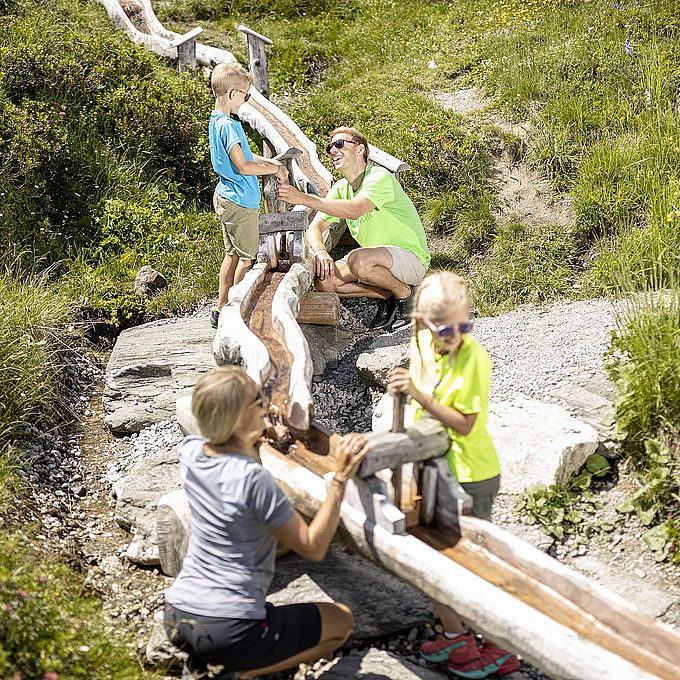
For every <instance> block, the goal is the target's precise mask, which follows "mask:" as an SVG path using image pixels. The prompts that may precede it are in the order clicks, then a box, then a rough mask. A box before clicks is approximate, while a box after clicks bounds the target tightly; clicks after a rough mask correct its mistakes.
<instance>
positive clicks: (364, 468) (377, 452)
mask: <svg viewBox="0 0 680 680" xmlns="http://www.w3.org/2000/svg"><path fill="white" fill-rule="evenodd" d="M366 437H367V438H368V445H369V451H368V455H367V456H366V458H364V461H363V462H362V463H361V467H360V468H359V472H358V473H357V474H358V476H359V477H368V476H370V475H373V474H375V473H376V472H377V471H378V470H384V469H385V468H389V469H391V470H394V469H395V468H397V467H399V466H400V465H403V464H404V463H416V462H420V461H424V460H429V459H430V458H437V457H438V456H443V455H444V454H445V453H446V451H447V449H448V448H449V438H448V435H447V434H446V430H445V429H444V428H443V427H442V425H441V423H439V422H438V421H436V420H434V419H433V418H423V419H422V420H420V421H419V422H417V423H415V424H414V425H413V426H412V427H409V428H408V429H407V430H406V432H399V433H397V432H369V433H368V434H367V435H366Z"/></svg>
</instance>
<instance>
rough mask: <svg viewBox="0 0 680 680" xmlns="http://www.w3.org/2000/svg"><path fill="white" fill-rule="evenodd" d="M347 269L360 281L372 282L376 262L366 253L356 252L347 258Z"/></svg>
mask: <svg viewBox="0 0 680 680" xmlns="http://www.w3.org/2000/svg"><path fill="white" fill-rule="evenodd" d="M347 267H348V269H349V270H350V271H351V272H352V274H354V276H356V277H357V279H359V280H360V281H363V280H370V275H371V271H372V270H373V268H374V267H375V262H373V258H371V257H369V256H367V255H366V253H362V252H361V250H355V251H353V252H351V253H350V254H349V255H348V256H347ZM367 275H368V276H367Z"/></svg>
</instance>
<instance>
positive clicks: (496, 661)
mask: <svg viewBox="0 0 680 680" xmlns="http://www.w3.org/2000/svg"><path fill="white" fill-rule="evenodd" d="M479 651H480V653H481V656H482V661H483V662H484V663H485V664H486V665H487V666H491V665H493V666H494V667H495V670H493V671H492V672H493V673H495V674H496V675H498V676H503V675H509V674H510V673H514V672H515V671H518V670H519V659H518V658H517V657H516V656H515V655H514V654H512V653H511V652H508V651H507V650H506V649H501V648H500V647H497V646H496V645H495V644H494V643H493V642H485V643H484V644H483V645H482V646H481V647H480V650H479Z"/></svg>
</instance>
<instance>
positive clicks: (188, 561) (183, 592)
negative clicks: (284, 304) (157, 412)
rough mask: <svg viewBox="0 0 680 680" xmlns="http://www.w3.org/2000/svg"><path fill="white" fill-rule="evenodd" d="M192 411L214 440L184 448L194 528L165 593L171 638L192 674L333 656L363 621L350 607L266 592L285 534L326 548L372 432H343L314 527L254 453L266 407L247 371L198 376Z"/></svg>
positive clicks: (306, 548) (315, 555) (258, 670)
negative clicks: (277, 600) (277, 598)
mask: <svg viewBox="0 0 680 680" xmlns="http://www.w3.org/2000/svg"><path fill="white" fill-rule="evenodd" d="M192 410H193V414H194V416H195V417H196V420H197V422H198V425H199V427H200V430H201V432H202V433H203V434H204V435H205V436H204V437H198V436H191V437H187V438H186V439H185V440H184V442H182V444H181V446H180V466H181V473H182V478H183V481H184V489H185V491H186V494H187V498H188V501H189V506H190V508H191V534H190V539H189V548H188V551H187V555H186V557H185V558H184V562H183V564H182V569H181V571H180V573H179V574H178V576H177V578H176V580H175V582H174V583H173V585H172V586H171V587H170V588H169V589H168V590H167V591H166V593H165V601H166V611H165V623H166V629H167V631H168V636H169V637H170V639H171V640H172V642H173V643H174V644H176V645H177V646H178V647H180V649H183V650H184V651H186V652H187V653H188V654H189V661H188V667H189V669H190V670H199V671H200V670H204V669H205V668H206V664H216V665H221V666H223V667H224V668H225V669H226V670H227V671H239V676H240V677H242V678H249V677H254V676H256V675H262V674H264V673H274V672H277V671H281V670H284V669H286V668H292V667H295V666H297V665H298V664H300V663H303V662H309V661H313V660H316V659H318V658H320V657H322V656H330V654H331V653H332V652H333V650H335V649H337V648H338V647H340V646H341V645H342V644H343V642H344V641H345V640H346V639H347V637H348V636H349V633H350V631H351V629H352V625H353V618H352V613H351V611H350V609H349V608H348V607H347V606H346V605H344V604H340V603H337V602H330V603H328V602H318V603H306V604H295V605H286V606H281V607H274V606H272V605H271V604H269V603H267V602H265V596H266V594H267V590H268V588H269V585H270V583H271V580H272V577H273V575H274V560H275V556H276V542H277V540H278V541H280V542H281V543H283V544H284V545H286V546H288V547H289V548H291V549H292V550H294V551H295V552H297V553H299V554H300V555H302V556H303V557H306V558H308V559H311V560H321V559H323V557H324V556H325V555H326V551H327V550H328V546H329V544H330V542H331V539H332V538H333V536H334V534H335V531H336V529H337V526H338V522H339V514H340V504H341V502H342V497H343V494H344V490H345V482H346V481H347V479H348V478H349V477H351V476H352V475H353V474H354V473H355V472H356V470H357V468H358V466H359V464H360V463H361V460H362V459H363V457H364V456H365V455H366V439H365V438H364V437H363V436H362V435H358V434H351V435H348V436H346V437H343V438H342V442H341V444H340V445H339V446H338V449H337V455H336V460H337V469H336V472H335V476H334V477H333V481H332V483H331V484H330V486H329V489H328V496H327V498H326V500H325V501H324V503H323V504H322V506H321V508H320V509H319V512H318V513H317V514H316V517H315V518H314V519H313V520H312V522H311V524H309V525H307V523H306V522H305V521H304V520H303V519H302V517H301V516H300V515H299V514H298V513H297V512H296V511H295V510H294V509H293V508H292V507H291V506H290V504H289V502H288V500H287V498H286V496H285V495H284V494H283V492H282V491H281V490H280V489H279V488H278V487H277V486H276V484H275V482H274V480H273V478H272V476H271V475H270V474H269V473H268V472H267V471H266V470H265V469H264V468H263V467H262V466H261V465H260V464H259V463H258V462H256V460H255V459H254V457H253V452H254V446H255V444H256V442H257V441H258V439H259V438H260V437H261V436H262V434H263V432H264V429H265V421H264V413H265V412H264V408H263V402H262V396H261V395H260V393H259V391H258V388H257V386H256V385H255V383H254V382H253V381H252V380H251V379H250V378H249V377H248V375H247V374H246V373H245V371H244V370H243V369H242V368H240V367H237V366H222V367H220V368H216V369H214V370H213V371H211V372H210V373H207V374H206V375H205V376H203V377H202V378H201V379H200V380H199V381H198V383H197V384H196V388H195V389H194V393H193V399H192ZM224 677H227V676H226V675H225V676H224Z"/></svg>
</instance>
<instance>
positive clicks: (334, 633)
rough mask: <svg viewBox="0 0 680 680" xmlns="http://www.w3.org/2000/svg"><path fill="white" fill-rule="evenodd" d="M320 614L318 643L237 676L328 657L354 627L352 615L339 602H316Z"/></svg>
mask: <svg viewBox="0 0 680 680" xmlns="http://www.w3.org/2000/svg"><path fill="white" fill-rule="evenodd" d="M315 604H316V606H317V607H318V609H319V614H320V615H321V639H320V640H319V642H318V644H316V645H315V646H314V647H310V648H309V649H305V650H304V651H303V652H300V653H299V654H296V655H295V656H291V657H290V658H288V659H284V660H283V661H279V662H278V663H276V664H274V665H273V666H266V667H265V668H256V669H254V670H250V671H243V672H239V673H238V677H239V678H243V679H244V680H245V679H246V678H254V677H255V676H257V675H264V674H265V673H277V672H278V671H284V670H286V669H287V668H295V667H296V666H299V665H300V664H301V663H307V662H309V661H316V660H317V659H320V658H322V657H330V656H331V654H332V653H333V652H334V651H335V650H336V649H338V647H341V646H342V645H343V643H344V642H345V640H347V638H348V637H349V634H350V633H351V632H352V628H353V627H354V617H353V616H352V611H351V610H350V608H349V607H348V606H347V605H345V604H341V603H340V602H316V603H315Z"/></svg>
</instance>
